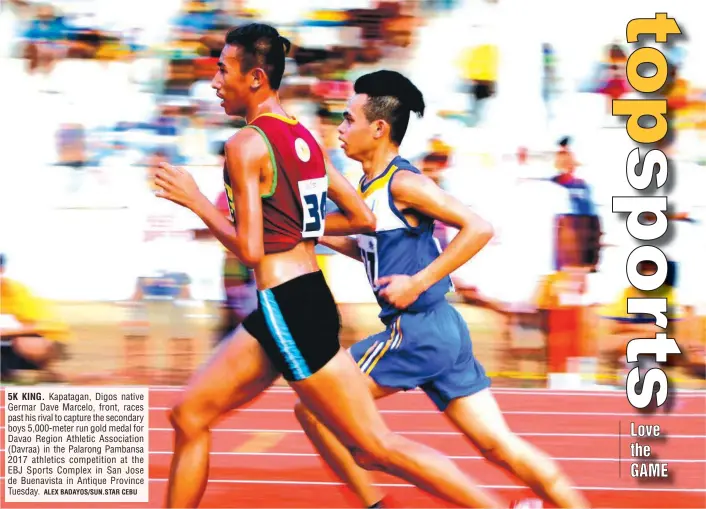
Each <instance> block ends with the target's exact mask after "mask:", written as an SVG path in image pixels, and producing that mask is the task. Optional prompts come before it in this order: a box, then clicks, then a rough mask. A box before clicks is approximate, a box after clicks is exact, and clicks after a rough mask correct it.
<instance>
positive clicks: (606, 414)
mask: <svg viewBox="0 0 706 509" xmlns="http://www.w3.org/2000/svg"><path fill="white" fill-rule="evenodd" d="M4 409H5V405H0V410H4ZM149 410H151V411H159V412H161V411H165V412H166V411H168V410H171V407H167V406H151V407H149ZM240 412H244V413H291V414H294V409H293V408H241V409H238V410H233V411H232V413H231V415H237V414H238V413H240ZM379 412H380V413H381V414H391V415H392V414H400V415H405V414H415V415H416V414H419V415H438V416H442V415H443V414H442V413H441V412H439V411H438V410H411V409H410V410H399V409H398V410H379ZM502 414H503V415H552V416H562V415H566V416H581V417H586V416H592V415H595V416H599V417H632V418H633V419H644V418H645V417H650V416H651V415H644V414H639V413H619V412H558V411H557V412H553V411H532V410H506V411H503V412H502ZM654 417H658V418H660V419H662V418H666V417H686V418H692V417H695V418H701V419H704V418H706V414H680V413H674V414H667V413H664V414H655V415H654ZM0 429H2V428H0Z"/></svg>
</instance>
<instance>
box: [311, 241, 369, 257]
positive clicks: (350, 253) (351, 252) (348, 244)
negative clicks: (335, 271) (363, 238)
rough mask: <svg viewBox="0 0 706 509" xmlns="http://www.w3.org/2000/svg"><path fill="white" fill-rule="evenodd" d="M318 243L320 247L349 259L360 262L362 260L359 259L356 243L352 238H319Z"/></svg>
mask: <svg viewBox="0 0 706 509" xmlns="http://www.w3.org/2000/svg"><path fill="white" fill-rule="evenodd" d="M319 243H320V244H321V245H322V246H326V247H328V248H331V249H333V250H334V251H337V252H339V253H341V254H343V255H346V256H347V257H349V258H353V259H354V260H358V261H359V262H362V261H363V259H362V258H361V257H360V250H359V249H358V243H357V242H356V240H355V239H354V238H351V237H321V238H320V239H319Z"/></svg>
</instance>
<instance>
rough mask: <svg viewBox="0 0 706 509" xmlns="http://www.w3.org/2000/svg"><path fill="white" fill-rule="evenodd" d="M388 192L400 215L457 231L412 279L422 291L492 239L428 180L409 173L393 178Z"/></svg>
mask: <svg viewBox="0 0 706 509" xmlns="http://www.w3.org/2000/svg"><path fill="white" fill-rule="evenodd" d="M390 190H391V192H392V196H393V199H394V200H395V202H396V204H397V205H398V208H399V209H400V210H401V211H404V210H409V209H412V210H415V211H417V212H420V213H422V214H424V215H426V216H429V217H432V218H434V219H436V220H438V221H441V222H442V223H445V224H447V225H449V226H452V227H454V228H457V229H458V230H459V232H458V234H457V235H456V236H455V237H454V238H453V240H452V241H451V242H449V245H448V246H447V247H446V249H445V250H444V251H443V252H442V253H441V255H440V256H439V257H438V258H437V259H436V260H434V261H433V262H432V263H431V264H429V265H428V266H427V267H426V268H424V269H422V270H421V271H419V272H418V273H417V274H416V275H415V276H414V279H416V282H417V283H418V284H419V286H420V287H421V288H422V291H424V290H426V289H427V288H429V287H431V286H432V285H433V284H434V283H436V282H438V281H439V280H441V279H442V278H443V277H446V276H448V275H449V274H451V273H452V272H453V271H455V270H456V269H458V268H459V267H460V266H461V265H463V264H464V263H466V262H467V261H468V260H470V259H471V258H473V257H474V256H475V255H476V253H478V252H479V251H480V250H481V249H483V247H484V246H485V245H486V244H487V243H488V242H489V241H490V239H491V238H493V227H492V226H491V225H490V223H488V222H487V221H486V220H485V219H483V218H482V217H480V216H479V215H477V214H475V213H474V212H473V211H472V210H471V209H470V208H469V207H467V206H466V205H464V204H463V203H462V202H461V201H459V200H457V199H456V198H454V197H453V196H451V195H450V194H448V193H447V192H445V191H444V190H442V189H441V188H440V187H439V186H437V185H436V184H435V183H434V181H432V180H431V179H430V178H429V177H426V176H424V175H419V174H416V173H412V172H409V171H403V172H400V173H399V174H397V175H395V178H394V179H393V180H392V185H391V189H390Z"/></svg>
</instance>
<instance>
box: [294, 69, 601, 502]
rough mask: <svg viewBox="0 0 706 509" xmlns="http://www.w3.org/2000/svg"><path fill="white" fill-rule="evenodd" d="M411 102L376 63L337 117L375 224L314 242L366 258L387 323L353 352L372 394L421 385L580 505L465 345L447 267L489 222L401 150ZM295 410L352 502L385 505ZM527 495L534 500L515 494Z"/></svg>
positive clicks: (482, 439)
mask: <svg viewBox="0 0 706 509" xmlns="http://www.w3.org/2000/svg"><path fill="white" fill-rule="evenodd" d="M412 112H415V113H417V114H418V115H419V116H422V114H423V112H424V99H423V97H422V94H421V92H420V91H419V90H418V89H417V88H416V87H415V86H414V85H413V84H412V83H411V82H410V81H409V80H408V79H407V78H405V77H404V76H402V75H400V74H399V73H396V72H391V71H378V72H375V73H372V74H368V75H365V76H363V77H361V78H360V79H359V80H358V81H357V82H356V83H355V95H354V97H353V98H352V99H351V100H350V102H349V104H348V108H347V110H346V112H345V114H344V120H343V122H342V124H341V126H340V127H339V133H340V139H341V141H342V143H343V149H344V150H345V152H346V155H347V156H348V157H350V158H352V159H354V160H356V161H360V162H361V163H362V165H363V171H364V176H363V178H362V179H361V181H360V185H359V192H360V193H361V194H362V196H363V198H364V200H365V202H366V203H367V205H368V206H369V207H370V208H371V210H372V211H373V213H374V214H375V217H376V231H375V233H372V234H364V235H358V236H357V238H356V239H354V238H350V237H322V240H321V242H322V243H323V244H325V245H326V246H328V247H330V248H332V249H334V250H336V251H338V252H340V253H342V254H345V255H347V256H349V257H351V258H353V259H356V260H359V261H361V262H363V263H364V264H365V268H366V272H367V274H368V279H369V280H370V283H371V285H372V287H373V290H374V292H375V296H376V298H377V301H378V303H379V304H380V307H381V312H380V319H381V321H382V322H383V324H384V325H385V330H383V331H381V332H380V333H378V334H375V335H373V336H370V337H368V338H367V339H364V340H362V341H360V342H358V343H357V344H355V345H354V346H353V347H352V348H351V349H350V353H351V355H352V356H353V358H354V359H355V360H356V361H357V363H358V365H359V366H360V368H361V370H363V372H364V373H365V374H366V375H368V378H367V379H368V385H369V387H370V390H371V391H372V393H373V395H374V396H375V397H376V398H382V397H384V396H387V395H390V394H394V393H396V392H398V391H403V390H410V389H415V388H417V387H419V388H421V389H422V390H423V391H424V392H426V394H427V395H428V396H429V397H430V398H431V400H432V401H433V402H434V404H435V405H436V406H437V408H438V409H439V411H441V412H443V413H444V414H445V415H446V416H447V417H448V418H449V419H450V421H451V422H452V423H454V424H455V425H456V426H457V427H458V429H459V430H460V431H461V432H462V433H463V434H465V435H466V436H467V437H468V438H469V439H470V440H471V441H472V442H473V443H474V444H475V445H476V446H477V447H478V449H479V450H480V451H482V452H483V454H484V455H485V456H486V457H487V458H488V459H489V460H491V461H493V462H494V463H496V464H498V465H501V466H503V467H505V468H506V469H508V470H509V471H510V472H511V473H513V474H514V475H516V476H517V477H519V478H520V479H522V480H523V481H524V482H525V483H527V485H528V486H529V487H531V488H532V489H533V490H534V491H535V493H537V494H538V495H539V496H541V497H542V498H544V499H546V500H547V501H549V502H550V503H552V504H553V505H555V506H558V507H587V505H588V504H587V502H586V500H585V499H584V498H583V497H582V496H581V494H580V493H578V492H577V491H576V490H574V489H573V488H572V486H571V482H570V480H569V479H568V478H567V477H566V476H565V475H564V474H563V473H562V472H561V471H560V469H559V468H558V466H557V465H556V464H555V462H554V461H553V460H551V459H550V458H549V457H548V456H546V455H545V454H544V453H542V452H540V451H539V450H537V449H536V448H535V447H533V446H532V445H530V444H529V443H527V442H525V441H524V440H522V439H521V438H519V437H518V436H517V435H515V434H514V433H513V432H512V431H510V429H509V428H508V426H507V424H506V422H505V420H504V418H503V415H502V413H501V412H500V409H499V407H498V405H497V403H496V401H495V399H494V397H493V395H492V393H491V391H490V389H489V387H490V379H489V378H488V376H487V375H486V373H485V370H484V369H483V366H481V364H480V363H479V362H478V360H477V359H476V358H475V357H474V354H473V345H472V342H471V337H470V333H469V330H468V327H467V325H466V323H465V321H464V319H463V317H462V316H461V315H460V313H459V312H458V311H457V310H456V309H455V308H454V307H453V306H452V305H451V304H450V303H449V302H448V301H447V300H446V294H447V293H448V292H449V291H450V290H451V288H452V287H451V280H450V277H449V275H450V274H451V273H452V272H453V271H454V270H456V269H457V268H459V267H460V266H461V265H463V264H464V263H466V262H468V260H470V259H471V258H472V257H473V256H474V255H475V254H476V253H478V252H479V251H480V250H481V249H482V248H483V247H484V246H485V245H486V244H487V243H488V241H489V240H490V239H491V237H492V235H493V230H492V227H491V226H490V224H488V223H487V222H486V221H485V220H483V219H482V218H481V217H479V216H478V215H476V214H475V213H474V212H472V211H471V210H470V209H469V208H468V207H466V206H465V205H464V204H463V203H461V202H460V201H459V200H457V199H456V198H454V197H453V196H451V195H449V194H448V193H446V192H444V191H443V190H442V189H441V188H439V187H438V186H437V185H436V184H435V183H434V182H433V181H432V180H431V179H430V178H428V177H426V176H424V175H422V174H421V172H420V171H419V170H417V169H416V168H415V167H414V166H413V165H412V164H411V163H410V162H409V161H407V160H406V159H404V158H402V157H401V156H400V155H399V146H400V144H401V142H402V139H403V137H404V134H405V132H406V130H407V126H408V123H409V117H410V114H411V113H412ZM437 220H438V221H441V222H443V223H446V224H447V225H449V226H451V227H453V228H456V229H458V234H457V235H456V236H455V237H454V238H453V240H452V241H451V242H450V243H449V244H448V246H447V247H446V249H444V250H443V251H442V250H441V249H440V248H439V245H438V242H437V241H436V240H435V239H434V237H433V231H434V221H437ZM295 411H296V415H297V418H298V419H299V422H300V423H301V424H302V427H303V428H304V431H305V432H306V433H307V436H308V437H309V438H310V440H311V441H312V443H313V444H314V446H315V447H316V448H317V450H318V451H319V453H320V454H321V455H322V457H323V458H324V459H325V460H326V461H327V462H328V464H329V465H330V466H331V468H332V469H333V470H334V472H335V473H336V474H337V475H338V476H339V477H341V478H342V479H343V480H344V481H345V482H346V483H347V484H348V485H349V486H350V487H351V489H353V491H355V493H356V494H357V495H358V497H359V498H360V500H361V502H363V504H365V506H367V507H383V505H382V504H383V502H382V499H383V496H384V494H383V493H382V492H381V491H380V490H379V488H377V487H375V486H374V485H373V481H372V478H371V477H370V475H369V473H368V472H367V471H366V470H364V469H362V468H360V467H359V466H358V465H357V464H356V462H355V461H354V459H353V457H352V455H351V453H350V452H349V451H348V450H347V449H346V448H345V447H343V446H342V445H341V443H340V442H338V440H337V439H336V438H335V436H334V435H333V434H332V433H331V432H330V431H329V430H328V429H327V428H326V427H325V426H324V425H322V424H321V423H320V422H319V421H318V420H317V419H316V417H315V416H314V415H313V414H312V413H311V412H310V411H309V410H308V409H307V408H306V407H305V406H304V405H303V404H302V403H299V404H298V405H297V406H296V409H295ZM530 503H533V504H536V503H539V504H541V502H540V501H539V500H532V501H523V502H522V503H521V504H523V505H524V506H525V507H530V505H529V504H530ZM534 506H535V507H536V505H534Z"/></svg>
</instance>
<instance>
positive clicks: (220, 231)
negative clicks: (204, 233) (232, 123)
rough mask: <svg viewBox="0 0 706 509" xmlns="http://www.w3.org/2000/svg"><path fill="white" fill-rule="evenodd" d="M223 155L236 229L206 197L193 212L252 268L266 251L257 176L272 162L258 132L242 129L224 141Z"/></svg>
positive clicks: (222, 242)
mask: <svg viewBox="0 0 706 509" xmlns="http://www.w3.org/2000/svg"><path fill="white" fill-rule="evenodd" d="M225 157H226V167H227V168H228V175H229V177H230V182H231V185H232V188H233V202H234V207H235V217H237V218H238V222H237V228H236V226H235V225H234V224H233V223H232V222H231V221H230V219H228V218H227V217H226V216H224V215H223V213H222V212H221V211H219V210H218V208H217V207H216V206H215V205H214V204H212V203H211V202H210V201H209V200H208V199H207V198H206V197H205V196H204V197H203V198H202V199H199V201H198V202H197V205H196V206H195V207H194V212H195V213H196V214H197V215H198V216H199V217H200V218H201V219H202V220H203V222H204V223H206V225H207V226H208V228H209V230H211V232H212V233H213V235H214V236H215V237H216V238H217V239H218V240H219V241H220V242H221V244H223V245H224V246H225V247H226V248H228V250H229V251H231V252H232V253H233V254H235V256H237V257H238V258H239V259H240V261H242V263H244V264H245V265H247V266H248V267H251V268H252V267H254V266H255V265H257V264H258V263H259V262H260V260H261V259H262V257H263V256H264V254H265V248H264V242H263V237H262V232H263V226H262V202H261V197H260V175H261V171H262V168H263V167H264V166H265V165H270V164H271V163H270V161H269V153H268V151H267V146H266V145H265V143H264V141H263V140H262V137H261V136H260V134H259V133H257V132H256V131H254V130H251V129H243V130H242V131H239V132H238V133H237V134H236V135H235V136H232V137H231V138H230V139H229V140H228V141H227V142H226V145H225ZM234 168H237V169H238V171H234Z"/></svg>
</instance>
